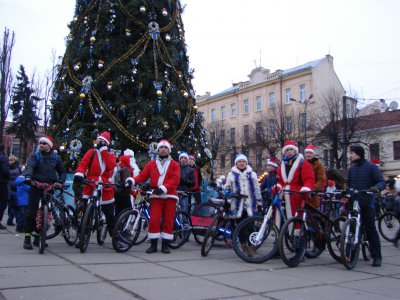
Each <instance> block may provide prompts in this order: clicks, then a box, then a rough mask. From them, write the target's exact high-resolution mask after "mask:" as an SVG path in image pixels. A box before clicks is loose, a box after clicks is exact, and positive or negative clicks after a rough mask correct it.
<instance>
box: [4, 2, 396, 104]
mask: <svg viewBox="0 0 400 300" xmlns="http://www.w3.org/2000/svg"><path fill="white" fill-rule="evenodd" d="M182 4H184V5H185V4H186V9H185V13H184V14H183V21H184V26H185V31H186V43H187V45H188V54H189V56H190V58H189V59H190V67H191V68H194V69H195V70H196V72H195V74H194V75H195V79H194V80H193V85H194V89H195V91H196V94H197V95H203V94H204V93H205V92H206V91H209V92H211V94H215V93H218V92H220V91H222V90H224V89H226V88H228V87H230V86H231V85H232V82H239V81H245V80H247V79H248V77H247V75H248V74H250V72H251V70H252V69H253V68H254V67H255V66H256V65H257V66H259V65H260V64H261V66H263V67H264V68H267V69H270V70H271V72H274V71H275V70H277V69H282V70H284V69H288V68H291V67H295V66H297V65H301V64H304V63H306V62H309V61H312V60H316V59H320V58H322V57H324V56H325V55H326V54H330V55H332V56H333V57H334V66H335V70H336V73H337V75H338V76H339V79H340V80H341V82H342V84H343V86H344V88H345V89H346V90H347V91H350V90H351V91H353V93H354V92H356V93H357V95H358V96H360V97H362V98H366V99H379V98H385V99H387V100H388V102H390V101H392V100H394V99H395V100H400V75H399V74H400V71H399V69H400V25H399V14H400V1H398V0H379V1H378V0H331V1H325V0H303V1H300V0H279V1H277V0H275V1H272V0H248V1H243V0H182ZM74 6H75V0H0V29H1V30H2V31H3V29H4V27H8V28H10V30H13V31H15V34H16V44H15V47H14V51H13V66H14V69H15V70H16V69H17V68H18V66H19V64H23V65H24V66H25V67H26V68H27V70H28V74H31V73H32V71H33V70H34V69H35V68H36V71H37V72H39V73H44V72H45V71H46V70H47V69H49V67H50V65H51V59H50V58H51V52H52V49H56V52H57V55H63V54H64V50H65V46H64V38H65V36H66V35H67V34H68V33H69V30H68V28H67V24H68V23H69V22H70V21H71V19H72V17H73V13H74ZM367 103H368V100H367Z"/></svg>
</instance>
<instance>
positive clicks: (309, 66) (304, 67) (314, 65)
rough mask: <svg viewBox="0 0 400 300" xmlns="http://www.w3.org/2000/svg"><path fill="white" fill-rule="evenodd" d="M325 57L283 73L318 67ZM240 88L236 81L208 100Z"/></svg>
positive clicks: (290, 73)
mask: <svg viewBox="0 0 400 300" xmlns="http://www.w3.org/2000/svg"><path fill="white" fill-rule="evenodd" d="M324 59H325V58H320V59H317V60H313V61H310V62H308V63H305V64H303V65H300V66H297V67H293V68H290V69H287V70H283V71H282V73H281V75H282V76H283V77H287V76H290V75H293V74H296V73H299V72H302V71H305V70H311V69H312V68H314V67H316V66H317V65H318V64H319V63H321V62H322V61H323V60H324ZM238 89H239V84H238V83H235V84H233V85H232V86H231V87H230V88H227V89H226V90H223V91H222V92H219V93H217V94H215V95H212V96H210V97H208V98H207V100H212V99H215V98H219V97H222V96H225V95H229V94H233V93H235V92H236V91H237V90H238Z"/></svg>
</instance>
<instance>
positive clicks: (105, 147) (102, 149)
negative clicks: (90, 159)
mask: <svg viewBox="0 0 400 300" xmlns="http://www.w3.org/2000/svg"><path fill="white" fill-rule="evenodd" d="M104 150H107V146H103V147H101V148H100V149H99V151H100V152H103V151H104Z"/></svg>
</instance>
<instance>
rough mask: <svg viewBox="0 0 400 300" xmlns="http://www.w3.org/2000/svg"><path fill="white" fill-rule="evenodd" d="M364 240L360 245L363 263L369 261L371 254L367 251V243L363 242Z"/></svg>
mask: <svg viewBox="0 0 400 300" xmlns="http://www.w3.org/2000/svg"><path fill="white" fill-rule="evenodd" d="M364 238H365V237H364ZM364 238H363V241H362V243H361V253H362V256H363V258H364V260H365V261H370V260H371V252H370V250H369V242H368V241H367V240H364Z"/></svg>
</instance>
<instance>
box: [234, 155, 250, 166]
mask: <svg viewBox="0 0 400 300" xmlns="http://www.w3.org/2000/svg"><path fill="white" fill-rule="evenodd" d="M239 160H244V161H246V163H247V164H248V163H249V161H248V159H247V157H246V155H244V154H242V153H239V154H238V155H236V158H235V165H236V163H237V162H238V161H239Z"/></svg>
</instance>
